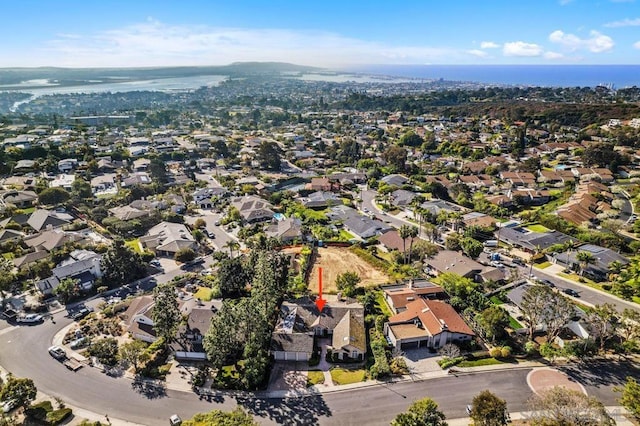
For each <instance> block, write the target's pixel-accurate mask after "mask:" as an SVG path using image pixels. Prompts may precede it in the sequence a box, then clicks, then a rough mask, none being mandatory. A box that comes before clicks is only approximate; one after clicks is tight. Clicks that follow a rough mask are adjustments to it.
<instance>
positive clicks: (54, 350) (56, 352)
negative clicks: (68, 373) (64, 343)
mask: <svg viewBox="0 0 640 426" xmlns="http://www.w3.org/2000/svg"><path fill="white" fill-rule="evenodd" d="M49 355H51V356H52V357H54V358H55V359H57V360H62V359H65V358H66V357H67V353H66V352H65V351H64V349H62V348H61V347H60V346H51V347H50V348H49Z"/></svg>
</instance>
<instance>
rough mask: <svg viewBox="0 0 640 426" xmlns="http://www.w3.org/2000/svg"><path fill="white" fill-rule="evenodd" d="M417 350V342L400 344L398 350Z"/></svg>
mask: <svg viewBox="0 0 640 426" xmlns="http://www.w3.org/2000/svg"><path fill="white" fill-rule="evenodd" d="M417 348H418V342H406V343H401V344H400V349H402V350H405V349H417Z"/></svg>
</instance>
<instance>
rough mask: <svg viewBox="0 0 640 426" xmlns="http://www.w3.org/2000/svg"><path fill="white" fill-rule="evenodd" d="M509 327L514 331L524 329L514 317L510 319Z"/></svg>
mask: <svg viewBox="0 0 640 426" xmlns="http://www.w3.org/2000/svg"><path fill="white" fill-rule="evenodd" d="M509 327H511V328H512V329H514V330H518V329H520V328H524V327H523V326H522V324H520V323H519V322H518V320H516V319H515V318H514V317H512V316H510V317H509Z"/></svg>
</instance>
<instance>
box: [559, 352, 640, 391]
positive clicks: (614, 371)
mask: <svg viewBox="0 0 640 426" xmlns="http://www.w3.org/2000/svg"><path fill="white" fill-rule="evenodd" d="M557 368H558V370H560V371H562V372H564V373H566V374H567V375H568V376H569V378H570V379H572V380H575V381H577V382H579V383H582V384H583V385H585V386H593V387H596V388H599V387H606V386H621V385H624V383H625V382H626V380H627V377H629V376H631V377H635V378H636V379H640V370H639V369H638V368H637V367H636V366H635V365H634V363H633V362H631V361H629V360H625V359H621V360H613V359H594V360H588V361H587V362H584V363H576V364H568V365H564V366H558V367H557Z"/></svg>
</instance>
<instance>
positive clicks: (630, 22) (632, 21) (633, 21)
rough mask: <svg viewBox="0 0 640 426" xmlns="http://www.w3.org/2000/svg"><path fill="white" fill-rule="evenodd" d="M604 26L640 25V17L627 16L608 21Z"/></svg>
mask: <svg viewBox="0 0 640 426" xmlns="http://www.w3.org/2000/svg"><path fill="white" fill-rule="evenodd" d="M604 26H605V27H607V28H621V27H638V26H640V18H635V19H629V18H626V19H622V20H620V21H613V22H607V23H606V24H604Z"/></svg>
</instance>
